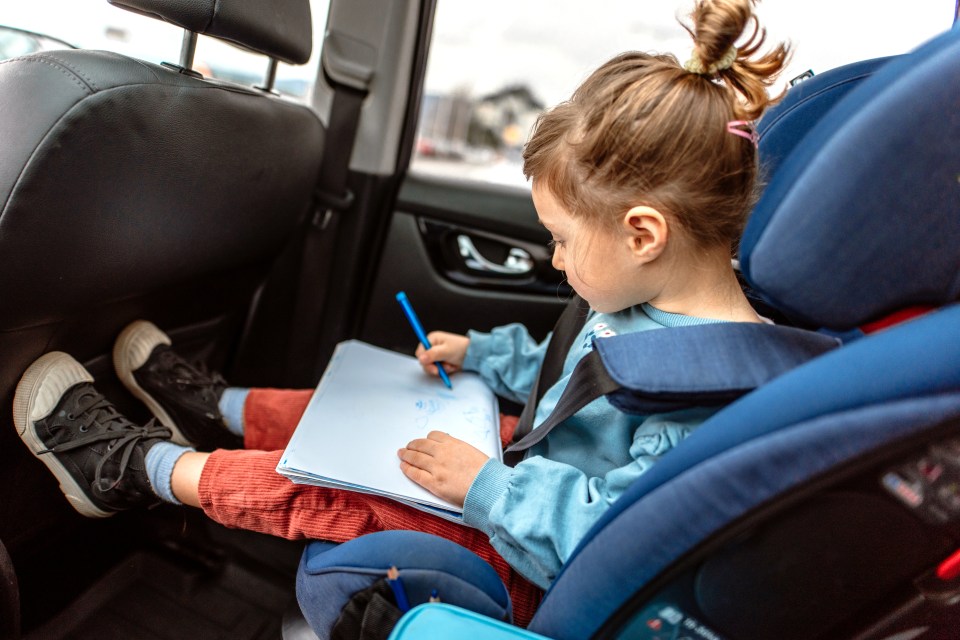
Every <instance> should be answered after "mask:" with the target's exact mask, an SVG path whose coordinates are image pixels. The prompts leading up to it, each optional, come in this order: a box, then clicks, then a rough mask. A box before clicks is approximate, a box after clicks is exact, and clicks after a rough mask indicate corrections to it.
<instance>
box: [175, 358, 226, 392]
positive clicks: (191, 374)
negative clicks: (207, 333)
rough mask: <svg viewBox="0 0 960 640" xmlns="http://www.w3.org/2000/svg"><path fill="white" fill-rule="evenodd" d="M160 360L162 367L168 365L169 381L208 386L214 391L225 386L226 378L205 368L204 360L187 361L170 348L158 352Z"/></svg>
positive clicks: (201, 386) (185, 384)
mask: <svg viewBox="0 0 960 640" xmlns="http://www.w3.org/2000/svg"><path fill="white" fill-rule="evenodd" d="M160 362H161V364H162V365H163V366H164V367H169V369H170V371H171V377H170V380H169V381H170V382H171V383H174V384H179V385H184V386H188V387H199V388H201V389H205V388H210V389H213V390H215V391H219V390H221V389H224V388H226V387H227V381H226V379H225V378H224V377H223V376H222V375H220V373H219V372H217V371H210V370H209V369H207V365H206V363H204V362H194V363H190V362H187V361H186V360H184V359H183V358H181V357H180V356H179V355H177V354H176V352H174V351H171V350H165V351H163V352H162V353H161V354H160Z"/></svg>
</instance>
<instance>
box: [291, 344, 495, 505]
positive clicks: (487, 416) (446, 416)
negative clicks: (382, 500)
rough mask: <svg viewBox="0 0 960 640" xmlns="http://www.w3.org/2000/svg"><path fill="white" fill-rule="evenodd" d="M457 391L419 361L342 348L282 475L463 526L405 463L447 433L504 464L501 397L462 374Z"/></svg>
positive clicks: (361, 346)
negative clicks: (400, 453) (409, 454)
mask: <svg viewBox="0 0 960 640" xmlns="http://www.w3.org/2000/svg"><path fill="white" fill-rule="evenodd" d="M452 383H453V390H450V389H447V387H446V386H445V385H444V384H443V382H442V381H441V380H440V379H439V378H434V377H432V376H428V375H427V374H425V373H424V372H423V369H421V368H420V364H419V363H418V362H417V360H416V358H413V357H411V356H406V355H402V354H398V353H395V352H393V351H387V350H385V349H380V348H378V347H374V346H372V345H369V344H366V343H364V342H360V341H356V340H349V341H346V342H342V343H340V344H339V345H337V348H336V350H335V352H334V354H333V357H332V358H331V360H330V363H329V364H328V365H327V370H326V372H324V374H323V378H321V380H320V384H319V385H317V389H316V391H315V392H314V394H313V397H312V398H311V400H310V403H309V404H308V405H307V408H306V411H304V414H303V417H302V418H301V419H300V423H299V425H298V426H297V429H296V431H295V432H294V434H293V437H292V438H291V439H290V442H289V443H288V445H287V448H286V450H285V451H284V453H283V455H282V456H281V458H280V464H279V465H278V466H277V471H278V472H279V473H281V474H283V475H285V476H287V477H289V478H290V479H291V480H293V481H294V482H300V483H306V484H316V485H320V486H335V487H340V488H345V489H350V490H353V491H362V492H366V493H373V494H378V495H385V496H389V497H391V498H394V499H397V500H400V501H403V502H407V503H409V504H412V505H413V506H415V507H417V508H421V509H423V510H425V511H429V512H431V513H437V515H441V516H442V517H446V518H448V519H452V520H459V518H460V516H459V514H460V513H461V511H462V510H461V508H460V507H458V506H456V505H454V504H451V503H449V502H446V501H445V500H441V499H440V498H438V497H436V496H434V495H433V494H432V493H430V492H429V491H427V490H426V489H423V488H422V487H420V486H419V485H417V484H416V483H415V482H413V481H412V480H410V479H408V478H407V477H406V476H405V475H403V473H402V472H401V471H400V460H399V458H397V450H398V449H400V448H401V447H403V446H405V445H406V444H407V443H408V442H410V441H411V440H414V439H416V438H423V437H426V435H427V434H428V433H429V432H430V431H444V432H446V433H449V434H450V435H452V436H455V437H457V438H459V439H461V440H464V441H466V442H468V443H470V444H472V445H473V446H475V447H477V448H478V449H480V450H481V451H483V452H484V453H486V454H487V455H489V456H491V457H493V458H497V459H498V460H499V459H501V450H500V429H499V410H498V406H497V398H496V396H495V395H494V394H493V392H491V391H490V389H489V388H488V387H487V386H486V385H485V384H484V383H483V381H482V380H481V379H480V377H479V376H477V375H476V374H473V373H466V372H461V373H458V374H457V375H455V376H453V377H452ZM438 510H440V512H438Z"/></svg>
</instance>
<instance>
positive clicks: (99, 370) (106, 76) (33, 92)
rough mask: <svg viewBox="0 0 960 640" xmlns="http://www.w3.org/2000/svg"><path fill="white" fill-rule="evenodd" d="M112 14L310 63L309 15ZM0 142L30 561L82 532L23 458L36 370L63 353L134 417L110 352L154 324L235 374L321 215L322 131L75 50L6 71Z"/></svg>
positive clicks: (0, 458)
mask: <svg viewBox="0 0 960 640" xmlns="http://www.w3.org/2000/svg"><path fill="white" fill-rule="evenodd" d="M111 1H112V4H115V5H117V6H120V7H122V8H126V9H130V10H134V11H136V12H138V13H143V14H145V15H149V16H152V17H154V18H159V19H162V20H165V21H167V22H171V23H174V24H177V25H179V26H181V27H183V28H184V29H186V30H187V32H188V33H190V32H192V33H197V32H199V33H206V34H209V35H211V36H214V37H218V38H221V39H225V40H227V41H230V42H232V43H234V44H239V45H241V46H242V47H244V48H245V49H248V50H252V51H255V52H259V53H262V54H265V55H267V56H268V57H270V58H271V59H274V60H281V61H284V62H289V63H295V64H301V63H304V62H306V61H307V60H308V59H309V57H310V53H311V47H312V28H311V19H310V5H309V1H308V0H271V1H270V2H263V1H262V0H111ZM189 39H190V37H188V38H186V39H185V42H187V41H189ZM194 42H195V41H194ZM171 54H172V55H171V57H172V58H175V57H176V52H171ZM267 66H268V65H267V63H266V61H265V64H264V67H265V68H267ZM0 140H2V141H3V142H2V144H0V540H2V541H3V542H4V543H5V544H6V545H7V547H8V548H9V549H10V551H11V555H12V556H13V557H14V561H15V562H16V561H17V555H18V550H19V549H21V548H22V547H23V546H24V544H25V543H28V542H30V541H33V544H35V543H36V541H37V540H39V539H42V538H43V536H45V535H48V534H52V532H56V531H58V530H59V531H62V529H63V527H62V526H61V525H62V524H63V523H65V522H67V523H69V522H76V518H77V517H78V516H76V514H73V513H71V511H72V510H71V509H70V508H69V506H68V505H67V503H66V501H64V500H63V499H62V496H60V495H59V491H58V490H57V488H56V485H55V484H54V481H53V478H52V477H51V476H50V475H49V474H47V473H46V472H45V471H44V470H43V465H42V464H41V463H40V462H39V461H37V460H36V459H34V457H33V456H32V455H30V454H29V452H28V451H27V449H26V448H25V447H23V446H22V444H20V443H18V442H16V440H17V436H16V433H15V432H14V429H13V425H12V420H11V402H12V397H13V392H14V389H15V386H16V384H17V381H18V379H19V377H20V375H21V373H22V372H23V370H24V369H25V368H26V367H27V366H28V365H29V364H30V363H31V362H32V361H33V360H35V359H36V358H37V357H39V356H40V355H42V354H43V353H45V352H48V351H51V350H62V351H67V352H69V353H71V354H73V355H74V356H75V357H76V358H77V359H78V360H80V361H81V362H83V363H84V364H85V365H87V367H88V368H89V369H90V370H91V372H92V373H93V374H94V376H95V377H96V378H97V380H98V387H101V389H102V390H103V391H105V392H106V393H107V395H108V396H110V397H111V399H115V400H116V401H118V404H121V406H122V401H123V398H124V397H125V394H122V393H121V392H120V391H117V392H116V393H113V394H111V392H110V384H111V378H112V377H113V374H112V370H111V367H110V358H109V353H110V349H111V345H112V342H113V340H114V338H115V336H116V335H117V333H118V332H119V331H120V330H121V329H122V328H123V327H124V326H125V325H126V324H127V323H129V322H130V321H132V320H134V319H137V318H141V317H146V318H149V319H151V320H152V321H153V322H155V323H156V324H158V325H159V326H161V327H162V328H163V329H164V330H165V331H167V332H168V333H171V334H172V335H173V336H174V337H175V338H174V339H175V340H178V344H180V345H181V346H186V347H188V348H193V349H194V350H195V351H197V352H198V355H199V352H202V355H204V356H205V357H210V358H211V359H212V361H213V364H214V366H222V365H223V364H224V361H223V360H224V357H225V355H226V354H227V353H230V352H231V351H232V350H235V349H236V347H237V345H238V343H239V342H240V340H241V336H242V332H243V328H244V326H245V324H246V323H247V318H248V317H249V316H250V314H251V309H252V307H253V303H254V301H255V299H256V294H257V292H258V290H259V288H260V287H261V285H262V284H263V282H264V279H265V276H266V274H267V273H268V271H269V269H270V267H271V264H272V263H273V261H274V260H275V259H276V257H277V256H278V254H280V253H281V251H282V249H283V248H284V246H285V244H286V243H287V242H288V241H289V240H290V239H291V237H292V236H293V232H294V231H295V230H296V229H297V225H298V221H300V220H301V219H303V218H304V216H305V215H306V214H307V213H308V212H309V210H310V208H311V203H312V193H313V187H314V184H315V181H316V177H317V172H318V167H319V160H320V156H321V150H322V148H323V142H324V128H323V126H322V124H321V122H320V119H319V118H318V117H317V115H316V114H315V113H314V112H313V111H312V110H311V109H310V108H309V107H307V106H305V105H302V104H298V103H294V102H292V101H289V100H286V99H283V98H281V97H279V96H278V95H276V94H274V93H273V92H271V91H269V90H264V89H257V88H253V87H244V86H240V85H236V84H231V83H225V82H220V81H216V80H211V79H204V78H202V77H199V74H195V73H191V72H190V71H189V69H184V68H180V67H178V66H177V65H169V66H161V65H155V64H150V63H146V62H142V61H140V60H136V59H132V58H129V57H125V56H121V55H117V54H114V53H109V52H104V51H85V50H70V51H52V52H46V53H39V54H35V55H29V56H25V57H21V58H14V59H11V60H7V61H4V62H2V63H0ZM218 357H219V361H218ZM131 404H132V403H131ZM140 410H141V411H142V408H140ZM71 519H73V520H71ZM63 535H66V534H65V533H64V534H63Z"/></svg>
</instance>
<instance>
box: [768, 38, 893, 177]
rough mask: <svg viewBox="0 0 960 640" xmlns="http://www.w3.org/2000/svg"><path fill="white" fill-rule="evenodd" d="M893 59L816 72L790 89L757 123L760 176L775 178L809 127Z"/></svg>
mask: <svg viewBox="0 0 960 640" xmlns="http://www.w3.org/2000/svg"><path fill="white" fill-rule="evenodd" d="M893 59H895V57H894V56H890V57H886V58H873V59H871V60H863V61H861V62H854V63H852V64H847V65H844V66H842V67H837V68H836V69H830V70H829V71H824V72H823V73H819V74H817V75H815V76H813V77H812V78H810V79H809V80H804V81H803V82H801V83H799V84H798V85H796V86H794V87H792V88H791V89H790V91H788V92H787V95H786V96H784V98H783V100H782V101H781V102H780V103H779V104H777V105H776V106H775V107H773V108H772V109H770V110H769V111H767V112H766V113H765V114H764V115H763V118H761V119H760V122H758V123H757V133H758V134H759V136H760V142H759V146H760V150H759V154H760V167H761V172H762V177H763V178H764V179H768V178H769V177H770V176H773V175H775V174H776V172H777V169H778V168H779V167H780V163H781V162H783V161H784V159H786V157H787V156H788V155H790V152H791V151H793V149H794V147H796V146H797V144H798V143H799V142H800V141H801V140H802V139H803V138H804V136H806V135H807V132H808V131H810V130H811V129H812V128H813V125H815V124H816V123H817V122H819V121H820V119H821V118H823V116H824V115H826V113H827V112H828V111H830V109H832V108H833V106H834V105H835V104H836V103H837V102H838V101H839V100H840V99H841V98H842V97H844V96H845V95H847V93H849V92H850V90H851V89H854V88H856V87H857V86H859V85H860V83H861V82H863V81H864V80H866V79H867V78H869V77H870V76H871V75H873V73H874V72H876V70H877V69H879V68H880V67H882V66H883V65H884V64H886V63H887V62H889V61H891V60H893Z"/></svg>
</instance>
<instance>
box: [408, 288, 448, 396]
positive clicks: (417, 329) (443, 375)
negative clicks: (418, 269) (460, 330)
mask: <svg viewBox="0 0 960 640" xmlns="http://www.w3.org/2000/svg"><path fill="white" fill-rule="evenodd" d="M397 302H399V303H400V306H401V307H403V312H404V313H405V314H406V315H407V320H409V321H410V326H411V327H413V332H414V333H415V334H417V340H419V341H420V344H422V345H423V348H424V349H429V348H430V341H429V340H427V333H426V332H425V331H424V330H423V325H422V324H420V319H419V318H418V317H417V314H416V313H415V312H414V310H413V307H412V306H410V301H409V300H408V299H407V294H406V293H404V292H403V291H401V292H400V293H398V294H397ZM434 364H435V365H437V372H439V374H440V379H441V380H443V384H445V385H447V388H448V389H453V385H452V384H450V376H448V375H447V372H446V370H445V369H444V368H443V363H440V362H435V363H434Z"/></svg>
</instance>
